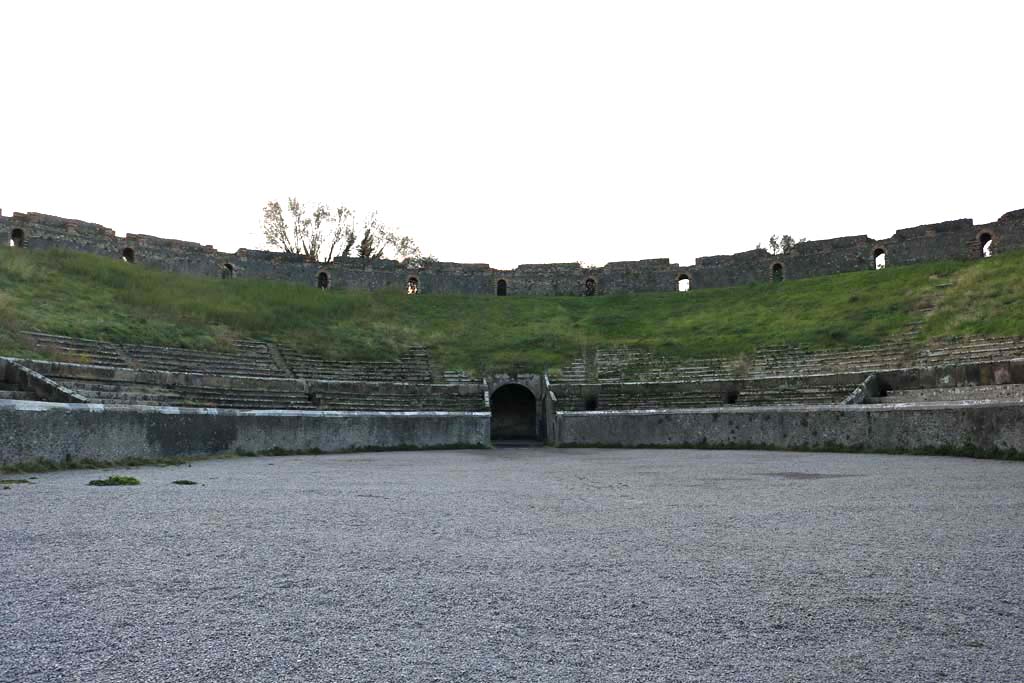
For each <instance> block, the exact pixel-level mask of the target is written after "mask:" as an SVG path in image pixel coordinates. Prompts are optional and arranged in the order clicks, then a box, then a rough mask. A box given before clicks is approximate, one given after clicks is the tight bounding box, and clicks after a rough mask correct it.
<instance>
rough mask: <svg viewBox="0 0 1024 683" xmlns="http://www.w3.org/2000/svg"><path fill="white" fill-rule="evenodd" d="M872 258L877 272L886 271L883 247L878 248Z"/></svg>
mask: <svg viewBox="0 0 1024 683" xmlns="http://www.w3.org/2000/svg"><path fill="white" fill-rule="evenodd" d="M871 257H872V258H873V259H874V260H875V270H884V269H885V249H882V247H878V248H877V249H875V251H874V252H873V253H872V254H871Z"/></svg>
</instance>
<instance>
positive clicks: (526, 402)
mask: <svg viewBox="0 0 1024 683" xmlns="http://www.w3.org/2000/svg"><path fill="white" fill-rule="evenodd" d="M537 438H538V434H537V397H536V396H534V395H533V392H532V391H530V390H529V389H527V388H526V387H524V386H523V385H522V384H505V385H502V386H501V387H499V388H498V389H496V390H495V391H494V393H493V394H491V440H493V441H509V440H518V441H534V440H536V439H537Z"/></svg>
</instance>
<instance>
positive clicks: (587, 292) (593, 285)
mask: <svg viewBox="0 0 1024 683" xmlns="http://www.w3.org/2000/svg"><path fill="white" fill-rule="evenodd" d="M595 294H597V282H596V281H595V280H594V278H592V277H588V278H587V281H586V282H584V283H583V296H594V295H595Z"/></svg>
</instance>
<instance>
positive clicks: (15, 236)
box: [11, 228, 25, 249]
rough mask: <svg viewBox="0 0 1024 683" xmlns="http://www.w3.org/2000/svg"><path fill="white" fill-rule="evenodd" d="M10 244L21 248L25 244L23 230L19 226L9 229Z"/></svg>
mask: <svg viewBox="0 0 1024 683" xmlns="http://www.w3.org/2000/svg"><path fill="white" fill-rule="evenodd" d="M11 246H12V247H14V248H15V249H21V248H22V247H24V246H25V231H24V230H22V229H21V228H15V229H14V230H11Z"/></svg>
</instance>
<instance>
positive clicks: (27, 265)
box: [0, 249, 1024, 371]
mask: <svg viewBox="0 0 1024 683" xmlns="http://www.w3.org/2000/svg"><path fill="white" fill-rule="evenodd" d="M947 283H950V286H943V285H946V284H947ZM1022 304H1024V252H1019V253H1012V254H1006V255H1001V256H999V257H997V258H993V259H989V260H986V261H976V262H944V263H932V264H925V265H920V266H907V267H898V268H889V269H887V270H884V271H880V272H875V271H866V272H858V273H846V274H842V275H836V276H831V277H823V278H814V279H808V280H797V281H792V282H784V283H781V284H769V283H767V282H766V283H764V284H759V285H754V286H746V287H735V288H729V289H715V290H696V291H692V292H687V293H685V294H679V293H666V294H633V295H614V296H599V297H593V298H583V297H543V296H541V297H517V296H508V297H500V298H499V297H494V296H460V295H421V296H407V295H405V294H403V293H401V292H397V291H388V292H375V293H365V292H343V291H337V290H335V291H329V292H321V291H318V290H317V289H315V288H314V287H313V286H312V285H310V286H300V285H293V284H287V283H281V282H269V281H259V280H247V279H245V278H244V277H242V278H238V279H235V280H217V279H210V278H201V277H193V276H187V275H179V274H174V273H166V272H163V271H159V270H156V269H150V268H146V267H144V266H142V265H137V264H136V265H131V264H126V263H122V262H118V261H114V260H112V259H108V258H102V257H98V256H92V255H88V254H77V253H66V252H32V251H28V250H17V249H2V250H0V353H2V354H5V355H28V354H30V346H29V344H28V341H27V340H26V339H25V338H24V337H23V336H22V335H21V334H20V333H21V332H22V331H25V330H38V331H41V332H49V333H53V334H66V335H72V336H78V337H88V338H92V339H101V340H107V341H112V342H132V343H144V344H157V345H165V346H179V347H185V348H193V349H207V350H230V343H231V340H233V339H236V338H247V339H248V338H253V339H268V340H271V341H274V342H278V343H281V344H287V345H290V346H293V347H296V348H298V349H300V350H303V351H307V352H311V353H315V354H319V355H322V356H325V357H329V358H350V359H386V358H393V357H396V356H397V355H398V354H399V353H400V352H401V351H402V350H403V349H405V348H407V347H408V346H410V345H415V344H421V345H425V346H427V347H428V348H430V350H431V351H432V352H433V354H434V356H435V358H436V359H437V361H438V362H439V363H440V364H441V365H443V366H444V367H446V368H452V369H455V368H462V369H467V370H477V371H489V370H523V371H525V370H541V369H544V368H545V367H550V368H557V367H560V366H562V365H564V364H566V363H568V362H569V361H571V360H572V359H573V358H575V357H577V356H579V355H580V354H581V352H582V351H583V350H584V349H585V348H588V347H590V348H593V347H596V346H604V347H609V346H618V345H632V346H638V347H642V348H646V349H649V350H652V351H657V352H659V353H662V354H665V355H667V356H671V357H676V358H687V357H707V356H741V355H743V354H747V353H751V352H753V351H755V350H756V349H758V348H761V347H764V346H772V345H780V344H801V345H805V346H807V347H809V348H814V349H821V348H846V347H855V346H863V345H868V344H876V343H879V342H883V341H885V340H886V339H887V338H889V337H890V336H891V335H893V334H897V333H900V332H902V331H903V330H905V329H906V327H907V325H908V324H909V323H910V322H912V321H914V320H917V319H920V318H921V317H922V313H921V309H922V308H924V307H927V306H929V305H934V306H935V307H936V309H935V311H934V313H933V314H932V315H930V316H929V318H928V320H927V322H926V324H925V326H924V327H923V328H922V337H921V340H922V341H924V340H927V339H928V338H932V337H938V336H955V335H963V334H987V335H1020V334H1024V305H1022ZM31 355H37V356H38V355H39V353H38V351H31Z"/></svg>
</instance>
